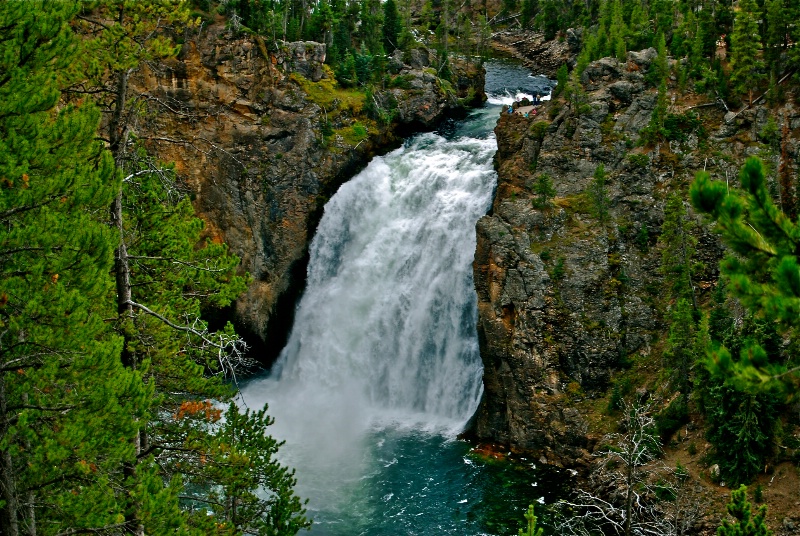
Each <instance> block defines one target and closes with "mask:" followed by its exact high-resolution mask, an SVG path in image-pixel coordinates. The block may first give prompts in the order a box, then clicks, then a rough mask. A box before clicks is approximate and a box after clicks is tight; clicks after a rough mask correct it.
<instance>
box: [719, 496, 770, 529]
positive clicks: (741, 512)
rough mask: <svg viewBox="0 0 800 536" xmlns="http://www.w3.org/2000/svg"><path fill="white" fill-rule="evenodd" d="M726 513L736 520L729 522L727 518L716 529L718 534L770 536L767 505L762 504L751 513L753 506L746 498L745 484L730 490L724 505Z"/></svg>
mask: <svg viewBox="0 0 800 536" xmlns="http://www.w3.org/2000/svg"><path fill="white" fill-rule="evenodd" d="M726 508H727V510H728V513H729V514H730V515H731V516H732V517H733V518H734V519H735V520H736V521H735V522H734V523H731V522H730V521H728V520H727V519H725V520H723V521H722V525H721V526H720V527H719V528H718V529H717V535H718V536H771V535H772V531H771V530H769V529H768V528H767V524H766V521H765V519H766V517H767V507H766V506H765V505H762V506H760V507H759V508H758V510H757V511H756V512H755V515H753V507H752V505H751V504H750V501H748V500H747V486H745V485H742V486H740V487H739V489H736V490H733V491H732V492H731V502H729V503H728V504H727V506H726Z"/></svg>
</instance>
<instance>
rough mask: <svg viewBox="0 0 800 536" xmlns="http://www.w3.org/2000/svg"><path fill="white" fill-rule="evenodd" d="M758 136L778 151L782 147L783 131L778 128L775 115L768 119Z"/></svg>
mask: <svg viewBox="0 0 800 536" xmlns="http://www.w3.org/2000/svg"><path fill="white" fill-rule="evenodd" d="M758 138H759V139H760V140H761V141H762V142H764V143H765V144H766V145H767V146H769V147H770V148H771V149H772V150H774V151H777V150H778V149H780V143H781V133H780V130H778V123H776V122H775V119H774V118H773V117H770V118H769V119H767V122H766V124H765V125H764V127H763V128H762V129H761V132H759V133H758Z"/></svg>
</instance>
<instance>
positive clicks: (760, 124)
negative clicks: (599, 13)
mask: <svg viewBox="0 0 800 536" xmlns="http://www.w3.org/2000/svg"><path fill="white" fill-rule="evenodd" d="M655 56H656V53H655V50H653V49H650V50H646V51H643V52H640V53H630V54H629V55H628V61H627V62H624V63H623V62H618V61H616V60H614V59H603V60H600V61H598V62H594V63H592V64H590V66H589V67H588V68H587V69H586V71H585V72H584V73H583V78H582V85H583V88H584V90H585V92H586V96H585V101H584V105H582V106H580V107H579V106H576V105H574V104H573V106H570V104H569V103H567V102H565V101H564V100H562V99H554V100H553V101H552V102H550V103H547V104H546V105H545V106H544V108H543V110H542V112H543V113H540V114H539V115H538V116H537V117H536V118H531V119H529V118H525V117H523V116H520V115H516V114H515V115H509V114H503V115H502V117H501V118H500V120H499V123H498V125H497V128H496V134H497V143H498V152H497V156H496V160H495V165H496V169H497V171H498V188H497V195H496V198H495V200H494V204H493V207H492V211H491V213H490V214H489V215H487V216H486V217H484V218H482V219H481V220H480V221H479V222H478V225H477V236H478V243H477V250H476V254H475V262H474V276H475V286H476V290H477V293H478V300H479V305H478V307H479V325H478V332H479V337H480V349H481V356H482V359H483V362H484V396H483V400H482V402H481V404H480V407H479V410H478V412H477V414H476V416H475V418H474V420H473V425H472V433H473V434H474V435H475V436H476V437H477V438H478V439H480V440H486V441H494V442H498V443H500V444H503V445H506V446H509V447H511V448H513V449H521V450H533V451H538V452H541V453H542V455H543V456H544V458H545V460H546V461H548V462H551V463H557V464H563V465H566V466H574V465H576V464H578V465H579V464H582V463H586V462H588V460H589V457H588V453H589V452H590V451H591V450H592V448H593V446H594V441H595V439H596V437H598V435H597V434H598V432H599V431H600V430H598V426H597V422H596V420H597V415H598V414H600V413H602V410H599V409H598V408H601V407H602V408H604V407H605V404H606V403H607V402H606V401H605V400H604V399H603V397H605V396H607V389H608V387H609V385H610V382H611V380H612V378H613V377H614V376H615V375H616V374H617V373H618V372H619V371H621V370H623V369H624V368H626V367H630V366H632V365H635V366H639V367H640V369H641V371H642V372H641V374H643V375H648V374H649V375H650V376H649V377H650V379H652V381H653V385H650V387H651V388H652V387H654V384H656V383H657V381H658V371H659V367H660V365H659V363H660V352H661V348H662V341H663V337H664V336H665V332H666V324H665V321H664V318H663V316H664V312H665V311H666V310H668V308H669V306H670V303H669V301H668V300H667V299H666V298H665V294H666V292H665V286H664V285H663V282H662V278H661V275H660V271H659V267H660V263H661V251H660V248H659V245H658V235H659V233H660V227H661V224H662V222H663V219H664V205H665V200H666V197H667V195H668V194H669V193H670V192H673V191H679V192H683V193H684V196H685V191H686V188H687V186H688V184H689V182H690V181H691V180H692V179H693V177H694V175H695V173H696V172H697V171H699V170H703V169H705V170H707V171H709V172H710V173H711V175H712V177H713V178H715V179H718V180H726V179H730V180H734V178H735V177H736V176H737V175H738V169H739V167H740V165H741V163H742V162H743V160H744V159H745V158H746V157H747V156H750V155H754V154H758V155H760V156H761V157H762V158H765V159H766V160H767V161H769V162H771V164H772V166H773V169H777V168H778V163H779V159H780V158H779V155H778V152H777V150H776V149H775V147H774V146H772V147H770V146H767V145H765V144H764V143H762V137H760V135H761V133H762V132H763V129H764V127H765V125H766V124H767V122H768V120H769V118H770V117H772V118H773V119H777V120H779V122H785V123H786V124H787V126H788V127H789V130H790V132H789V134H790V138H791V139H789V141H788V143H787V144H786V147H785V150H786V153H787V156H788V158H789V159H790V160H791V161H796V157H797V155H798V144H797V140H796V138H797V134H798V128H800V113H798V111H797V109H796V107H795V106H794V105H793V104H791V103H790V104H786V105H783V106H782V107H781V108H779V109H771V110H769V109H767V108H765V107H761V106H756V107H754V108H752V109H748V110H745V111H743V112H742V113H741V114H739V115H736V116H734V113H732V112H729V113H726V110H725V109H724V108H722V106H721V105H717V104H714V103H708V104H706V103H707V102H708V101H707V100H706V99H705V98H704V97H701V96H698V95H694V94H684V95H681V94H680V93H679V91H678V90H677V88H675V87H671V89H670V93H669V96H670V102H671V105H670V106H669V110H668V112H669V114H672V115H671V116H672V117H674V118H683V119H684V120H686V121H685V123H681V122H680V120H679V119H676V120H675V121H676V123H675V125H676V126H675V127H674V128H675V131H674V132H672V137H673V139H671V140H664V141H662V142H660V143H655V144H650V145H642V144H640V143H639V141H640V132H641V131H642V129H643V128H645V127H646V126H647V124H648V122H649V121H650V118H651V115H652V111H653V108H654V107H655V105H656V99H657V92H656V90H655V88H652V87H649V85H648V84H647V83H646V81H645V74H646V73H647V72H648V69H649V68H650V64H651V62H652V61H653V59H654V58H655ZM672 82H673V83H672V84H671V85H673V86H674V81H672ZM698 104H699V105H698ZM693 105H694V106H693ZM687 114H688V115H687ZM687 118H690V119H691V118H694V119H691V120H688V119H687ZM601 164H602V165H603V166H604V168H605V171H606V174H607V182H606V186H605V193H604V195H605V196H606V198H607V203H608V211H609V213H608V217H607V218H602V217H600V216H598V213H597V211H596V210H595V209H594V207H593V204H592V197H591V195H590V194H589V189H590V185H591V184H592V181H593V176H594V174H595V171H596V169H597V167H598V166H599V165H601ZM542 174H546V175H547V176H549V177H550V178H551V179H552V182H553V185H554V187H555V197H554V198H553V199H552V200H550V201H549V202H547V203H544V204H543V203H541V202H538V201H537V198H539V197H540V196H539V194H538V193H536V191H535V190H536V184H537V179H539V178H540V177H541V175H542ZM771 180H774V178H773V179H771ZM684 198H685V197H684ZM689 214H690V220H691V221H690V228H691V232H692V234H693V235H694V236H695V237H696V238H697V239H698V241H699V243H698V248H697V251H698V260H699V261H701V262H702V264H703V266H704V268H703V270H702V271H701V273H700V274H699V277H698V280H696V281H695V285H696V292H697V293H698V296H699V298H700V299H701V300H703V299H706V298H707V294H708V289H709V288H710V287H711V285H712V283H713V281H715V279H716V277H717V265H718V260H719V258H720V256H721V254H722V247H721V245H720V244H719V242H718V240H717V239H716V237H715V236H714V235H713V234H712V233H711V232H709V230H708V226H706V225H703V223H702V221H701V220H700V218H698V217H696V216H695V215H693V214H692V213H691V210H690V211H689ZM603 220H605V221H603Z"/></svg>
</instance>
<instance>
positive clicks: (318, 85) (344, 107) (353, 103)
mask: <svg viewBox="0 0 800 536" xmlns="http://www.w3.org/2000/svg"><path fill="white" fill-rule="evenodd" d="M289 78H290V79H291V80H292V81H294V82H295V83H297V84H298V85H299V86H300V87H301V88H302V89H303V92H305V93H306V95H308V97H307V98H308V100H310V101H311V102H313V103H315V104H318V105H320V106H322V107H323V108H324V109H325V110H327V112H328V114H331V113H334V112H336V111H348V112H350V113H352V114H358V113H360V112H361V109H362V108H363V107H364V98H365V96H364V93H362V92H360V91H357V90H355V89H342V88H340V87H339V86H338V84H337V83H336V80H335V79H334V78H333V77H330V78H327V79H326V78H323V79H322V80H320V81H319V82H312V81H311V80H309V79H307V78H305V77H303V76H302V75H299V74H297V73H292V74H290V75H289Z"/></svg>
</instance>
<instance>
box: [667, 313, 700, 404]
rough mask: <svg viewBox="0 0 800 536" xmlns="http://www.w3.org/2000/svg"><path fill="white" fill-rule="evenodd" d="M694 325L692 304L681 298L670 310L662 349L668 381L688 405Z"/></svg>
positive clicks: (692, 362) (692, 361) (693, 357)
mask: <svg viewBox="0 0 800 536" xmlns="http://www.w3.org/2000/svg"><path fill="white" fill-rule="evenodd" d="M695 331H696V329H695V325H694V319H693V318H692V306H691V304H690V303H689V301H688V300H686V299H685V298H681V299H679V300H678V302H677V303H676V304H675V306H674V307H673V308H672V311H671V312H670V326H669V337H668V338H667V347H666V350H665V351H664V368H665V369H666V370H667V373H668V375H669V378H670V383H671V384H672V385H673V386H674V387H675V389H676V390H678V391H680V393H681V397H682V399H683V403H684V405H688V402H689V393H690V391H691V386H692V381H691V376H690V371H691V368H692V365H693V364H694V362H695V360H696V359H695V357H696V356H695V353H694V349H695V345H694V339H695Z"/></svg>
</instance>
